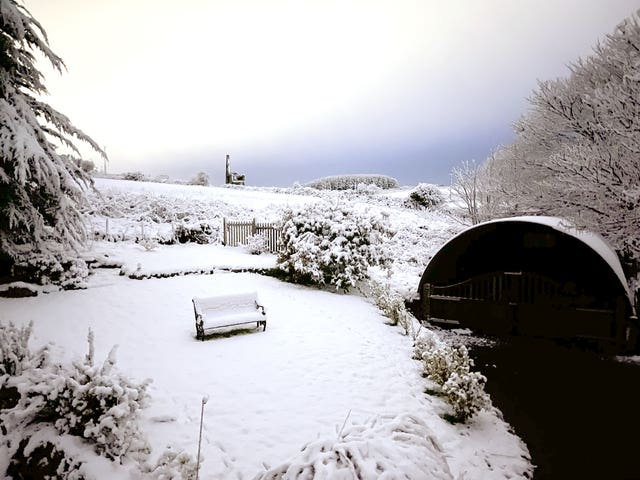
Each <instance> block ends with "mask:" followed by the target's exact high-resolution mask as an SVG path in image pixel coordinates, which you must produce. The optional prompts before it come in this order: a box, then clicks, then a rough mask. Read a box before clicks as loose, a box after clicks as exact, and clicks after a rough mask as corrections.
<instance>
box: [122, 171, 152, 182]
mask: <svg viewBox="0 0 640 480" xmlns="http://www.w3.org/2000/svg"><path fill="white" fill-rule="evenodd" d="M122 178H124V179H125V180H133V181H134V182H144V181H145V180H146V179H147V177H146V176H145V175H144V173H142V172H127V173H124V174H123V175H122Z"/></svg>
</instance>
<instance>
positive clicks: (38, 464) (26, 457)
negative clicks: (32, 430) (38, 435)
mask: <svg viewBox="0 0 640 480" xmlns="http://www.w3.org/2000/svg"><path fill="white" fill-rule="evenodd" d="M33 443H36V445H33ZM81 468H82V464H81V463H80V462H78V461H77V460H74V459H73V458H71V457H70V456H69V455H68V454H67V453H66V452H65V451H64V450H62V449H60V448H58V447H57V446H56V445H54V444H53V443H51V442H48V441H38V439H34V438H32V437H31V438H25V439H22V440H21V441H20V444H19V446H18V449H17V451H16V452H15V454H14V455H13V457H12V458H11V461H10V463H9V467H8V468H7V475H8V477H9V478H15V479H23V478H24V479H27V478H30V479H36V478H46V479H48V480H84V479H85V478H86V477H85V476H84V475H83V474H82V472H81Z"/></svg>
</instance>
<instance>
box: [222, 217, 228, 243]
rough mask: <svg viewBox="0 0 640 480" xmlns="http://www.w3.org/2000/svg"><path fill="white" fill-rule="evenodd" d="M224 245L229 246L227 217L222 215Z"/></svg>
mask: <svg viewBox="0 0 640 480" xmlns="http://www.w3.org/2000/svg"><path fill="white" fill-rule="evenodd" d="M222 245H224V246H225V247H226V246H227V219H226V217H222Z"/></svg>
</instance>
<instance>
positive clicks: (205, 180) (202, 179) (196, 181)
mask: <svg viewBox="0 0 640 480" xmlns="http://www.w3.org/2000/svg"><path fill="white" fill-rule="evenodd" d="M189 185H202V186H203V187H206V186H207V185H209V175H207V174H206V173H205V172H198V173H197V174H196V176H195V177H193V178H192V179H191V180H190V181H189Z"/></svg>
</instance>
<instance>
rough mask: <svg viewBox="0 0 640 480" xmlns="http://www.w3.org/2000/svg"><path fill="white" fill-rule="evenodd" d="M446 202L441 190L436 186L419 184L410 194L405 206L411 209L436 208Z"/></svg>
mask: <svg viewBox="0 0 640 480" xmlns="http://www.w3.org/2000/svg"><path fill="white" fill-rule="evenodd" d="M443 202H444V197H443V196H442V192H441V191H440V189H439V188H438V187H436V186H434V185H428V184H426V183H419V184H418V185H417V186H416V188H415V189H414V190H413V191H412V192H411V193H410V194H409V198H408V199H407V200H406V201H405V206H407V207H409V208H418V209H420V208H427V209H429V208H434V207H437V206H438V205H441V204H442V203H443Z"/></svg>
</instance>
